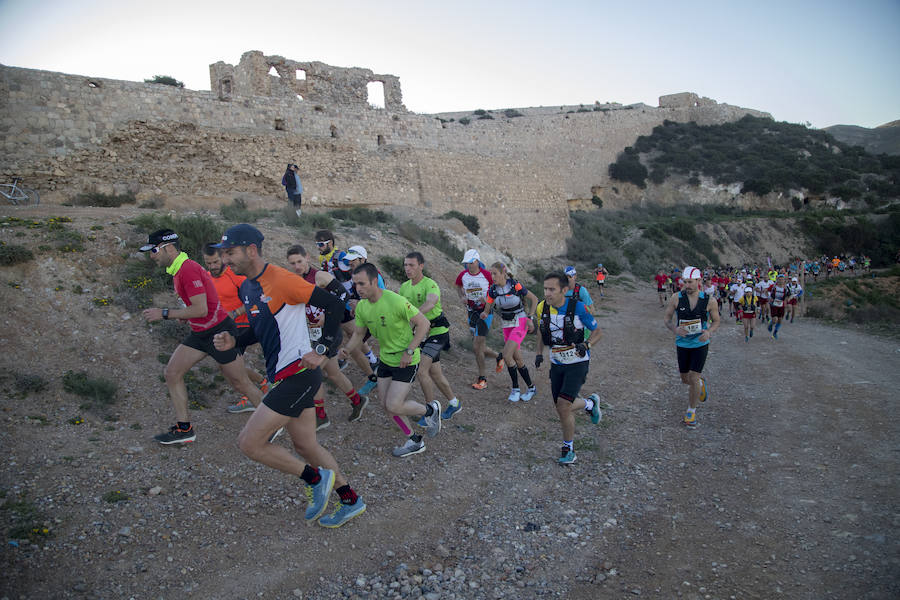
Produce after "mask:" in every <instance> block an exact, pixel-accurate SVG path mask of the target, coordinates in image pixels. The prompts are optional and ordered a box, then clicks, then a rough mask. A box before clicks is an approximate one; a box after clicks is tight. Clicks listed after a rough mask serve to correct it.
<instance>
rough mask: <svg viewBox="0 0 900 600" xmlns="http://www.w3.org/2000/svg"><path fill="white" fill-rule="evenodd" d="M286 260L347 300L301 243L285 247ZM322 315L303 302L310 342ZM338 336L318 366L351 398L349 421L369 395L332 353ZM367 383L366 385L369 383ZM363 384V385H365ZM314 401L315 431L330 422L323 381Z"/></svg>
mask: <svg viewBox="0 0 900 600" xmlns="http://www.w3.org/2000/svg"><path fill="white" fill-rule="evenodd" d="M287 261H288V264H289V265H290V266H291V270H293V272H294V273H296V274H297V275H300V276H301V277H303V278H304V279H305V280H306V281H308V282H310V283H312V284H314V285H318V286H319V287H320V288H322V289H324V290H325V291H327V292H330V293H332V294H334V295H335V296H337V298H338V299H339V300H340V301H341V302H344V303H346V301H347V298H348V296H349V294H348V293H347V290H346V289H345V288H344V286H343V285H341V284H340V283H339V282H338V281H337V279H335V278H334V276H333V275H332V274H331V273H328V272H326V271H320V270H318V269H316V268H315V267H313V266H312V265H311V264H310V262H309V253H308V252H307V251H306V249H305V248H304V247H303V246H301V245H300V244H296V245H294V246H291V247H290V248H288V250H287ZM324 318H325V313H324V311H322V309H320V308H317V307H315V306H312V305H310V304H307V305H306V321H307V327H308V328H309V339H310V343H312V344H316V343H318V341H319V338H320V337H321V335H322V323H323V320H324ZM341 337H342V336H340V335H339V336H338V338H337V340H336V345H334V346H333V347H332V348H331V352H330V353H329V356H328V360H326V361H325V362H324V363H322V365H321V368H322V371H323V372H324V373H325V375H326V376H327V377H328V378H329V379H331V381H332V382H333V383H334V385H335V386H337V388H338V389H339V390H341V391H342V392H344V395H345V396H347V400H349V401H350V417H349V418H348V419H347V420H348V421H350V422H351V423H352V422H354V421H358V420H359V419H360V418H361V417H362V411H363V409H365V408H366V406H367V405H368V404H369V399H368V397H367V396H366V395H364V394H363V390H360V392H359V393H357V391H356V389H354V387H353V383H352V382H351V381H350V379H348V378H347V376H346V375H344V373H343V372H342V371H341V369H340V366H339V365H338V362H337V359H336V358H335V355H336V354H337V351H338V345H340V340H341ZM366 386H368V383H367V384H366ZM366 386H363V387H364V388H366ZM374 387H375V385H374V383H373V384H372V386H371V388H368V389H366V391H365V393H366V394H368V392H369V391H371V390H372V389H374ZM313 404H314V405H315V410H316V431H320V430H322V429H325V428H326V427H328V426H329V425H331V420H330V419H329V418H328V414H327V413H326V412H325V385H324V382H323V383H322V384H321V385H319V389H318V391H316V394H315V396H314V397H313Z"/></svg>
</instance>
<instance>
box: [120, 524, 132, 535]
mask: <svg viewBox="0 0 900 600" xmlns="http://www.w3.org/2000/svg"><path fill="white" fill-rule="evenodd" d="M119 535H121V536H124V537H130V536H131V527H127V526H126V527H123V528H122V529H120V530H119Z"/></svg>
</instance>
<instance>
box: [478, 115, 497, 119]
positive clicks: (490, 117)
mask: <svg viewBox="0 0 900 600" xmlns="http://www.w3.org/2000/svg"><path fill="white" fill-rule="evenodd" d="M478 118H479V119H490V120H493V119H494V115H481V116H479V117H478Z"/></svg>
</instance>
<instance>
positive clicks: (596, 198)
mask: <svg viewBox="0 0 900 600" xmlns="http://www.w3.org/2000/svg"><path fill="white" fill-rule="evenodd" d="M591 203H592V204H593V205H594V206H596V207H597V208H603V200H602V199H601V198H600V196H598V195H597V194H594V195H593V196H591Z"/></svg>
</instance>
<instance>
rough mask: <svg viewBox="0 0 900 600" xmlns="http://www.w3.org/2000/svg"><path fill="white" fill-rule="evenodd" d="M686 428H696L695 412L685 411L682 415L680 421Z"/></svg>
mask: <svg viewBox="0 0 900 600" xmlns="http://www.w3.org/2000/svg"><path fill="white" fill-rule="evenodd" d="M681 422H682V423H684V424H685V425H686V426H688V427H696V426H697V412H696V411H694V412H691V411H686V412H685V413H684V418H683V419H682V420H681Z"/></svg>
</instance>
